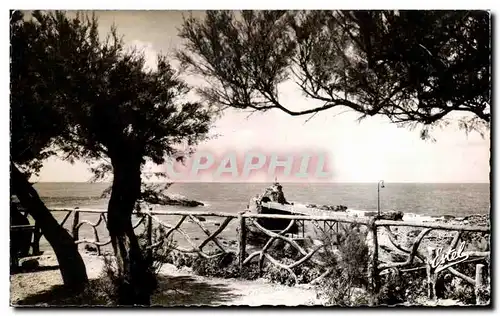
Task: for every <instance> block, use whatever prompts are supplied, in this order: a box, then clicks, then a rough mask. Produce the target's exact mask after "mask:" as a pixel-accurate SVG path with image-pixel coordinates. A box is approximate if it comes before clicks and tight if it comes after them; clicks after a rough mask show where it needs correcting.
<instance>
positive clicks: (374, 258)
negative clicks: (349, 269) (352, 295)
mask: <svg viewBox="0 0 500 316" xmlns="http://www.w3.org/2000/svg"><path fill="white" fill-rule="evenodd" d="M368 229H369V230H370V232H371V234H372V239H371V245H370V248H371V251H370V258H369V260H370V261H369V266H368V281H369V283H368V284H369V287H370V294H371V300H372V302H371V304H376V297H377V293H378V290H379V275H378V238H377V223H376V220H375V219H372V220H371V221H370V223H369V224H368Z"/></svg>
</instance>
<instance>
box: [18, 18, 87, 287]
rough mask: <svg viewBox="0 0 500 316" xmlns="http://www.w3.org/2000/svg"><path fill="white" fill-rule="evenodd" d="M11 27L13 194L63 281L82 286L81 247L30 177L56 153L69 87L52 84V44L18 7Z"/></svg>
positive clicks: (70, 284)
mask: <svg viewBox="0 0 500 316" xmlns="http://www.w3.org/2000/svg"><path fill="white" fill-rule="evenodd" d="M10 27H11V31H10V40H11V46H10V47H11V64H10V65H11V71H10V74H11V77H10V85H11V86H10V87H11V89H10V90H11V93H10V118H11V125H10V132H11V134H10V135H11V136H10V138H11V141H10V160H11V163H10V171H11V179H10V185H11V194H14V195H16V196H17V198H18V199H19V201H20V202H21V204H22V205H23V207H24V208H26V209H27V211H28V212H29V214H30V215H31V216H32V217H33V218H34V219H35V221H36V223H37V225H38V226H39V227H40V228H41V231H42V234H43V235H44V236H45V238H46V239H47V241H48V242H49V244H50V245H51V246H52V249H53V250H54V253H55V254H56V256H57V260H58V262H59V266H60V270H61V275H62V278H63V281H64V284H65V285H66V286H67V287H69V288H72V289H75V290H81V289H83V288H84V286H85V284H86V283H87V281H88V278H87V272H86V270H85V264H84V262H83V259H82V257H81V256H80V253H79V252H78V248H77V246H76V245H75V243H74V242H73V238H72V237H71V235H70V234H69V233H68V231H66V230H65V229H64V228H62V227H61V226H60V225H59V223H58V222H57V220H56V219H55V218H54V217H53V216H52V214H51V213H50V211H49V210H48V209H47V207H46V206H45V204H44V203H43V201H42V200H41V199H40V197H39V196H38V193H37V192H36V190H35V189H34V188H33V186H32V184H31V183H30V182H29V177H30V175H31V174H36V173H38V172H39V170H40V168H41V166H42V161H43V160H44V159H46V158H48V157H50V156H51V155H53V154H55V152H54V151H53V147H52V145H53V144H54V142H56V141H57V139H58V138H59V137H60V136H61V135H62V133H63V131H64V125H65V123H64V122H63V117H62V115H61V112H60V108H59V107H60V106H61V104H60V103H59V102H58V100H61V99H62V98H63V96H64V94H65V93H67V92H68V91H65V90H62V89H56V88H55V87H54V86H53V85H52V82H51V79H52V76H51V74H50V66H51V65H50V64H47V63H46V61H47V60H46V59H44V58H43V55H44V52H45V50H46V49H48V48H47V47H46V43H45V42H44V40H43V38H41V37H39V25H37V24H35V23H29V22H26V21H24V20H23V14H22V13H20V12H19V11H14V12H12V13H11V25H10ZM40 118H43V119H40ZM12 211H14V210H11V212H12Z"/></svg>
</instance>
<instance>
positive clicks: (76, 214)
mask: <svg viewBox="0 0 500 316" xmlns="http://www.w3.org/2000/svg"><path fill="white" fill-rule="evenodd" d="M78 222H80V212H78V211H77V210H74V211H73V225H72V230H71V231H72V234H73V240H74V241H77V240H78V239H79V238H78Z"/></svg>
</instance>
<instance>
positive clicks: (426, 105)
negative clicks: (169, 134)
mask: <svg viewBox="0 0 500 316" xmlns="http://www.w3.org/2000/svg"><path fill="white" fill-rule="evenodd" d="M490 23H491V19H490V14H489V13H488V12H486V11H430V10H428V11H299V12H296V11H241V12H237V13H235V12H230V11H209V12H207V14H206V17H205V18H204V19H196V18H193V17H189V18H187V19H185V21H184V24H183V26H182V28H181V30H180V33H179V36H180V37H181V38H183V39H184V40H185V49H184V50H181V51H179V52H178V54H177V55H178V58H179V60H180V61H181V63H182V64H183V65H184V67H186V69H188V70H189V71H191V72H193V73H195V74H197V75H200V76H202V77H203V78H204V79H205V84H204V85H203V86H202V87H200V89H199V92H200V93H201V95H202V96H203V97H204V98H206V99H207V100H209V101H210V102H212V103H216V104H219V105H220V106H223V107H228V106H231V107H236V108H242V109H250V110H260V111H266V110H269V109H279V110H281V111H284V112H285V113H287V114H290V115H307V114H311V115H314V114H315V113H317V112H320V111H325V110H328V109H331V108H334V107H339V106H342V107H345V108H347V109H348V110H353V111H355V112H359V113H360V114H361V117H360V118H363V117H365V116H367V115H376V114H381V115H384V116H387V117H388V118H390V119H391V121H393V122H395V123H399V124H403V125H405V126H409V127H415V126H416V125H417V124H424V128H423V129H422V132H421V136H422V137H423V138H427V137H430V136H429V127H430V126H435V125H437V126H442V125H446V124H447V123H448V120H447V117H446V116H447V115H448V114H450V113H452V112H453V113H458V114H463V113H465V114H466V115H465V116H464V117H463V118H461V119H459V126H460V127H461V128H463V129H465V131H466V132H470V131H472V130H479V131H481V130H483V129H484V128H485V127H489V122H490V104H491V70H490V68H491V40H490V33H491V31H490V27H491V24H490ZM289 80H291V81H293V82H294V83H295V84H296V85H297V87H298V89H300V91H302V92H303V94H304V95H305V96H306V97H307V98H309V99H310V100H312V101H314V102H312V103H310V104H311V107H310V108H308V109H304V110H295V109H294V108H293V106H292V105H289V104H283V103H282V101H280V92H281V91H282V90H281V88H282V84H283V83H285V82H287V81H289ZM451 117H452V116H451Z"/></svg>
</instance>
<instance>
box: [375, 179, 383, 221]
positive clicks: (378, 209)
mask: <svg viewBox="0 0 500 316" xmlns="http://www.w3.org/2000/svg"><path fill="white" fill-rule="evenodd" d="M380 188H385V186H384V180H380V181H379V182H378V184H377V214H378V218H380Z"/></svg>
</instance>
